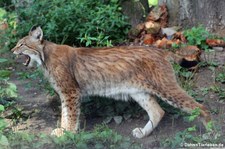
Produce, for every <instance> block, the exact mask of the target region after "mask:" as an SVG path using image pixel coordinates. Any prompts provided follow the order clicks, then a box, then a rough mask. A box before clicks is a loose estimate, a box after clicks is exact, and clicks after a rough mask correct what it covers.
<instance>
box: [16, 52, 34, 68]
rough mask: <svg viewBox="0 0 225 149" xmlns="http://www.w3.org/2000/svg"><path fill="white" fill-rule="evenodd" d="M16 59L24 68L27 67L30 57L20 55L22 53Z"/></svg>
mask: <svg viewBox="0 0 225 149" xmlns="http://www.w3.org/2000/svg"><path fill="white" fill-rule="evenodd" d="M16 57H17V58H19V62H21V61H22V62H23V65H24V66H28V65H29V63H30V61H31V58H30V56H28V55H25V54H22V53H20V54H18V55H17V56H16ZM24 61H25V62H24Z"/></svg>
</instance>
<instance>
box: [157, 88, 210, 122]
mask: <svg viewBox="0 0 225 149" xmlns="http://www.w3.org/2000/svg"><path fill="white" fill-rule="evenodd" d="M161 98H162V100H164V101H165V102H167V103H168V104H170V105H172V106H174V107H176V108H179V109H181V110H182V111H184V112H187V113H190V114H191V113H192V111H193V110H194V109H196V108H199V109H200V117H201V120H202V122H203V124H204V125H205V126H206V125H207V123H208V122H210V121H211V118H210V112H209V111H208V110H207V108H206V107H205V106H203V105H202V104H200V103H198V102H196V101H195V100H194V99H193V98H192V97H191V96H189V95H188V94H187V93H186V92H185V91H184V90H183V89H181V88H180V87H179V86H177V85H174V87H173V88H172V89H170V90H168V89H167V92H165V94H164V97H163V96H162V97H161Z"/></svg>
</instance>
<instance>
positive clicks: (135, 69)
mask: <svg viewBox="0 0 225 149" xmlns="http://www.w3.org/2000/svg"><path fill="white" fill-rule="evenodd" d="M12 51H13V53H14V54H17V55H25V56H26V62H25V63H24V65H25V66H27V67H33V66H35V65H37V66H39V67H41V68H42V69H43V71H44V73H45V75H46V77H47V78H48V79H49V82H50V83H51V85H52V86H53V88H54V89H55V91H56V92H57V93H58V95H59V97H60V99H61V107H62V111H61V127H60V128H56V129H55V130H53V132H52V134H53V135H57V136H60V135H63V133H64V130H67V131H72V132H74V133H76V132H77V131H78V128H79V115H80V103H81V101H80V100H81V97H84V96H103V97H110V98H114V99H120V100H124V101H128V100H130V99H133V100H135V101H136V102H137V103H138V104H139V105H140V106H141V107H142V108H143V109H144V110H145V111H146V112H147V114H148V116H149V121H148V122H147V124H146V125H145V126H144V127H143V128H135V129H134V130H133V131H132V134H133V136H134V137H136V138H143V137H145V136H148V135H149V134H150V133H151V132H152V131H153V129H154V128H155V127H157V125H158V123H159V122H160V120H161V119H162V117H163V115H164V113H165V112H164V111H163V109H162V108H161V107H160V105H159V104H158V103H157V101H156V98H160V99H162V100H163V101H165V102H167V103H168V104H170V105H172V106H174V107H176V108H179V109H181V110H183V111H185V112H187V113H191V111H192V110H193V109H195V108H199V109H200V117H201V118H202V120H203V124H206V123H207V122H209V121H210V114H209V112H208V110H207V109H206V108H205V107H204V106H203V105H201V104H199V103H197V102H196V101H195V100H194V99H193V98H192V97H191V96H189V95H188V94H187V93H186V92H185V91H184V90H183V89H181V87H179V85H178V83H177V81H176V77H175V74H174V71H173V68H172V65H171V64H170V57H171V56H170V54H168V52H167V51H164V50H161V49H158V48H154V47H144V46H121V47H105V48H84V47H83V48H74V47H70V46H67V45H57V44H55V43H52V42H49V41H47V40H44V39H43V31H42V29H41V28H40V27H33V28H32V29H31V30H30V32H29V34H28V36H25V37H24V38H22V39H21V40H19V41H18V43H17V45H16V46H15V47H14V48H13V49H12Z"/></svg>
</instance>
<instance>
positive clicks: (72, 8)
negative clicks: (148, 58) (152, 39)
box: [14, 0, 129, 46]
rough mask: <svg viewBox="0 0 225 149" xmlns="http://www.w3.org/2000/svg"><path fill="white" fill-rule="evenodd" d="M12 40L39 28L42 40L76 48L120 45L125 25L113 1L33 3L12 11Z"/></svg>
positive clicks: (125, 29)
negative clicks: (40, 27)
mask: <svg viewBox="0 0 225 149" xmlns="http://www.w3.org/2000/svg"><path fill="white" fill-rule="evenodd" d="M16 14H17V15H18V20H19V21H18V22H17V26H16V29H15V30H16V33H15V35H14V38H18V37H22V36H25V35H27V32H28V31H29V29H30V28H31V27H32V26H33V25H41V26H42V28H43V30H44V35H45V36H46V37H45V38H46V39H48V40H51V41H53V42H56V43H61V44H62V43H65V44H69V45H76V46H107V45H108V46H109V45H111V44H116V43H119V42H121V41H123V40H124V39H125V37H126V34H127V31H128V29H129V25H128V23H127V22H126V17H125V16H123V15H122V13H121V8H120V7H119V5H118V2H117V0H110V1H107V2H106V1H104V0H100V1H93V0H53V1H48V0H42V1H38V0H33V2H32V4H27V5H26V6H24V5H23V6H18V7H17V8H16Z"/></svg>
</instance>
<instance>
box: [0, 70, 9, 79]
mask: <svg viewBox="0 0 225 149" xmlns="http://www.w3.org/2000/svg"><path fill="white" fill-rule="evenodd" d="M10 75H11V71H9V70H0V78H8V77H9V76H10Z"/></svg>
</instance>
